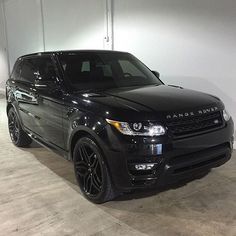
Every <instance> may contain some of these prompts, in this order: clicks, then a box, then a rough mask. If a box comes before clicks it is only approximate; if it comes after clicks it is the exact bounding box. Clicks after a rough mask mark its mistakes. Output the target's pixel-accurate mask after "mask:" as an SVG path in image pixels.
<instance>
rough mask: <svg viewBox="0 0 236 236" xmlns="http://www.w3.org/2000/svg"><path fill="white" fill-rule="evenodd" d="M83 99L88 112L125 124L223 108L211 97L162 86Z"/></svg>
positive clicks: (91, 94) (112, 90) (114, 91)
mask: <svg viewBox="0 0 236 236" xmlns="http://www.w3.org/2000/svg"><path fill="white" fill-rule="evenodd" d="M82 96H84V94H83V95H82ZM86 97H87V99H88V100H89V102H88V101H87V102H85V103H86V106H87V109H89V108H90V109H91V111H93V112H95V113H99V114H100V115H102V116H104V114H105V117H107V118H110V119H116V120H127V121H129V120H153V119H154V120H165V118H166V117H167V115H170V116H172V115H173V114H176V113H183V112H186V113H188V112H195V111H197V110H199V109H206V108H213V107H214V108H215V107H218V109H222V108H223V106H224V105H223V104H222V102H221V101H220V100H219V99H218V98H216V97H214V96H212V95H209V94H205V93H202V92H197V91H193V90H189V89H183V88H178V87H172V86H165V85H159V86H146V87H141V88H140V87H139V88H137V87H136V88H134V87H133V88H119V89H109V90H105V91H100V92H98V91H96V92H93V93H88V94H86ZM83 100H85V99H83ZM85 101H86V100H85Z"/></svg>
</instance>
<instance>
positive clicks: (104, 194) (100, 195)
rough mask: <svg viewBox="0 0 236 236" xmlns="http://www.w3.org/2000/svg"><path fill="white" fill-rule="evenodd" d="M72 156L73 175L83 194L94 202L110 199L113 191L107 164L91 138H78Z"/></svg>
mask: <svg viewBox="0 0 236 236" xmlns="http://www.w3.org/2000/svg"><path fill="white" fill-rule="evenodd" d="M73 158H74V169H75V176H76V179H77V182H78V184H79V186H80V189H81V191H82V193H83V194H84V196H85V197H86V198H87V199H88V200H90V201H91V202H94V203H103V202H106V201H109V200H112V199H113V198H114V197H115V192H114V188H113V186H112V183H111V179H110V176H109V173H108V169H107V165H106V163H105V162H104V157H103V155H102V153H101V151H100V148H99V147H98V146H97V144H96V143H95V142H94V141H93V139H92V138H90V137H83V138H81V139H79V140H78V142H77V144H76V146H75V148H74V152H73Z"/></svg>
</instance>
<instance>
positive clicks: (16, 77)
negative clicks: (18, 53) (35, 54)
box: [11, 60, 22, 80]
mask: <svg viewBox="0 0 236 236" xmlns="http://www.w3.org/2000/svg"><path fill="white" fill-rule="evenodd" d="M21 67H22V61H20V60H18V61H17V62H16V64H15V65H14V68H13V70H12V74H11V79H13V80H19V79H20V74H21Z"/></svg>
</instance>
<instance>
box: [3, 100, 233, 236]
mask: <svg viewBox="0 0 236 236" xmlns="http://www.w3.org/2000/svg"><path fill="white" fill-rule="evenodd" d="M6 124H7V123H6V116H5V101H4V99H0V235H4V236H5V235H59V236H60V235H109V236H110V235H136V236H138V235H161V236H165V235H168V236H169V235H186V236H189V235H204V236H207V235H211V236H212V235H224V236H228V235H232V236H233V235H234V236H235V235H236V152H235V153H234V156H233V158H232V160H231V161H230V162H228V163H227V164H226V165H224V166H222V167H220V168H218V169H215V170H213V171H212V172H211V173H209V174H208V175H207V176H205V177H204V178H201V179H197V180H194V181H192V182H189V183H187V184H184V185H182V186H180V187H177V186H172V187H170V188H169V189H167V190H164V191H160V192H159V193H158V192H157V191H156V192H148V193H145V192H139V193H134V194H131V195H127V196H123V197H121V198H119V199H117V200H116V201H112V202H109V203H106V204H104V205H93V204H91V203H90V202H88V201H86V200H85V199H84V198H83V197H82V196H81V194H80V191H79V188H78V187H77V186H76V184H75V178H74V174H73V167H72V164H71V163H69V162H67V161H65V160H64V159H62V158H60V157H58V156H57V155H56V154H54V153H52V152H50V151H48V150H46V149H45V148H42V147H40V146H38V145H36V144H34V145H33V146H32V147H30V148H25V149H19V148H16V147H14V146H13V145H12V144H11V142H10V139H9V137H8V131H7V125H6Z"/></svg>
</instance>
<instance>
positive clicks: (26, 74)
mask: <svg viewBox="0 0 236 236" xmlns="http://www.w3.org/2000/svg"><path fill="white" fill-rule="evenodd" d="M55 77H56V71H55V68H54V64H53V61H52V59H51V57H50V56H41V57H33V58H28V59H24V62H23V65H22V69H21V80H22V81H25V82H28V83H35V80H52V79H54V78H55Z"/></svg>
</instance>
